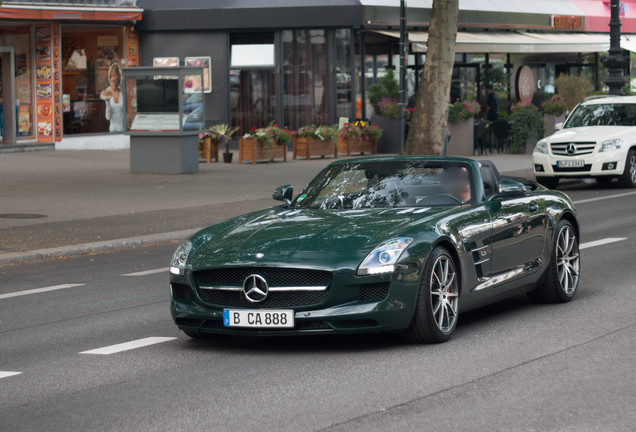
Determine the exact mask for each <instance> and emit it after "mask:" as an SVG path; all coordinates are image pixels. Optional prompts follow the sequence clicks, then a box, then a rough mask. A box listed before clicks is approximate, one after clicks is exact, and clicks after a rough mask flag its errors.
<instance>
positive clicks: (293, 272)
mask: <svg viewBox="0 0 636 432" xmlns="http://www.w3.org/2000/svg"><path fill="white" fill-rule="evenodd" d="M252 274H258V275H261V276H263V277H264V278H265V279H266V280H267V283H268V284H269V286H270V287H285V286H294V287H302V286H328V285H329V284H330V283H331V272H328V271H323V270H306V269H290V268H276V267H237V268H224V269H212V270H201V271H198V272H195V273H194V277H195V280H196V282H197V285H199V286H200V285H204V286H226V287H227V286H237V287H241V286H243V282H244V281H245V278H247V277H248V276H249V275H252Z"/></svg>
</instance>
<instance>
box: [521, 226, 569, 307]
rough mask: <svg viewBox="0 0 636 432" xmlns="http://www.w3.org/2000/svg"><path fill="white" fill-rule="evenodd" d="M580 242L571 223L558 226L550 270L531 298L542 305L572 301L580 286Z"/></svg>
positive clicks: (547, 270)
mask: <svg viewBox="0 0 636 432" xmlns="http://www.w3.org/2000/svg"><path fill="white" fill-rule="evenodd" d="M579 264H580V253H579V240H578V238H577V237H576V232H575V231H574V227H573V226H572V224H571V223H570V222H568V221H567V220H565V219H561V220H560V221H559V223H558V225H557V229H556V234H555V236H554V243H553V245H552V254H551V256H550V262H549V264H548V268H547V269H546V272H545V274H544V277H542V278H541V279H542V280H541V282H540V283H539V286H538V288H537V290H536V291H533V292H531V293H530V294H529V296H530V298H531V299H533V300H535V301H538V302H541V303H565V302H569V301H570V300H572V297H574V294H576V289H577V288H578V285H579V274H580V271H579Z"/></svg>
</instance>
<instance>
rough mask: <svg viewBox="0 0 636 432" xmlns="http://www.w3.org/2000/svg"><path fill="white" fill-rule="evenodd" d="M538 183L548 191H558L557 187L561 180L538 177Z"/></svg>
mask: <svg viewBox="0 0 636 432" xmlns="http://www.w3.org/2000/svg"><path fill="white" fill-rule="evenodd" d="M537 183H539V184H540V185H542V186H545V187H547V188H548V189H556V187H557V186H558V185H559V178H558V177H537Z"/></svg>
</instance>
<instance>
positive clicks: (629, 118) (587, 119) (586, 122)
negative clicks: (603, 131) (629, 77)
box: [563, 104, 636, 129]
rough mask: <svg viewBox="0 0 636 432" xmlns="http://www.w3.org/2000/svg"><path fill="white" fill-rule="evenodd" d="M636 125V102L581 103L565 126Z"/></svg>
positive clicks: (565, 127)
mask: <svg viewBox="0 0 636 432" xmlns="http://www.w3.org/2000/svg"><path fill="white" fill-rule="evenodd" d="M635 125H636V104H593V105H579V107H578V108H577V109H576V110H575V111H574V112H573V113H572V115H571V116H570V118H569V119H568V121H567V123H566V124H565V125H564V126H563V128H564V129H567V128H574V127H581V126H635Z"/></svg>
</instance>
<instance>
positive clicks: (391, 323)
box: [170, 271, 419, 336]
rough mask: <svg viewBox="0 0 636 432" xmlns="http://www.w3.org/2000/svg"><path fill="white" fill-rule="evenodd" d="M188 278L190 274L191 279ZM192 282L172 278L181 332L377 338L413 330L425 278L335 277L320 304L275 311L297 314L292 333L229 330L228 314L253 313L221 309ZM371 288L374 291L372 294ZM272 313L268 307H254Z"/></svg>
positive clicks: (173, 303) (339, 274)
mask: <svg viewBox="0 0 636 432" xmlns="http://www.w3.org/2000/svg"><path fill="white" fill-rule="evenodd" d="M186 276H187V275H186ZM191 281H192V278H188V277H185V276H184V277H181V276H172V277H171V294H172V295H171V305H170V311H171V314H172V318H173V320H174V322H175V324H176V325H177V327H178V328H179V329H180V330H183V331H187V332H192V333H211V334H229V335H272V336H273V335H277V336H282V335H297V334H326V333H342V334H350V333H371V332H383V331H391V330H398V329H404V328H406V327H408V325H409V324H410V322H411V319H412V317H413V313H414V311H415V304H416V300H417V293H418V288H419V277H418V276H417V274H415V273H409V274H405V273H404V272H400V271H396V272H394V273H392V274H386V275H374V276H357V275H353V274H352V273H351V272H344V271H340V272H334V275H333V279H332V283H331V285H330V286H329V288H328V290H327V292H326V295H325V296H324V298H322V299H321V300H320V303H318V304H306V305H302V306H293V305H290V306H288V307H281V306H276V307H272V308H271V309H287V310H293V311H294V318H295V326H294V328H291V329H277V328H262V329H258V328H257V329H255V328H236V327H225V326H224V324H223V310H224V309H226V308H230V309H237V308H239V309H250V307H236V306H228V305H215V304H211V303H208V302H207V301H206V300H205V295H204V293H203V295H202V293H201V290H200V289H198V288H196V284H193V283H191ZM367 287H371V288H372V293H373V294H371V295H370V294H369V292H371V291H369V290H368V289H367ZM253 308H254V309H258V310H261V311H266V310H267V309H268V308H263V307H258V306H254V307H253Z"/></svg>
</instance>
